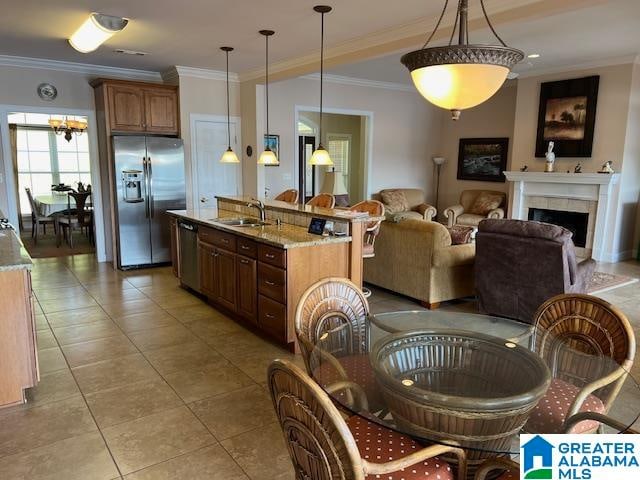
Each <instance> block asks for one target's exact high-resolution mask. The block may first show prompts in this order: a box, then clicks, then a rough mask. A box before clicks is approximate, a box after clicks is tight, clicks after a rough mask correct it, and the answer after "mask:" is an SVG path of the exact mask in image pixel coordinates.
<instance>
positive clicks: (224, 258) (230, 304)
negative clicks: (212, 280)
mask: <svg viewBox="0 0 640 480" xmlns="http://www.w3.org/2000/svg"><path fill="white" fill-rule="evenodd" d="M214 258H215V261H216V265H215V269H216V270H215V275H216V277H217V283H218V288H217V292H216V293H217V296H216V297H215V300H217V301H218V303H219V304H220V305H222V306H223V307H224V308H226V309H227V310H230V311H232V312H235V311H236V285H237V279H236V254H235V253H231V252H227V251H226V250H222V249H220V248H216V254H215V256H214Z"/></svg>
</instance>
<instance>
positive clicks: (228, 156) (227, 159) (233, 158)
mask: <svg viewBox="0 0 640 480" xmlns="http://www.w3.org/2000/svg"><path fill="white" fill-rule="evenodd" d="M220 163H240V159H238V156H237V155H236V152H234V151H233V149H232V148H231V147H229V148H228V149H227V150H226V151H225V152H224V153H223V154H222V157H221V158H220Z"/></svg>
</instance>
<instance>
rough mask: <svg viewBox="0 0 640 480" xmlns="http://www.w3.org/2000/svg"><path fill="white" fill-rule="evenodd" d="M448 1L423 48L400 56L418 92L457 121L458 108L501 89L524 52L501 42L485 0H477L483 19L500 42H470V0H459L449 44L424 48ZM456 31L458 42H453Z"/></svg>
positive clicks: (442, 15) (473, 104)
mask: <svg viewBox="0 0 640 480" xmlns="http://www.w3.org/2000/svg"><path fill="white" fill-rule="evenodd" d="M448 3H449V0H445V2H444V8H443V9H442V13H441V14H440V18H439V19H438V23H437V24H436V27H435V28H434V30H433V32H431V35H430V36H429V38H428V39H427V41H426V42H425V44H424V45H423V46H422V48H421V49H420V50H416V51H414V52H410V53H407V54H406V55H403V56H402V59H401V60H400V61H401V62H402V63H403V64H404V66H406V67H407V68H408V69H409V71H410V72H411V78H412V79H413V83H414V85H415V87H416V88H417V89H418V91H419V92H420V94H421V95H422V96H423V97H424V98H426V99H427V100H428V101H430V102H431V103H433V104H435V105H437V106H438V107H441V108H446V109H447V110H451V116H452V118H453V120H458V119H459V118H460V111H461V110H464V109H466V108H471V107H475V106H476V105H479V104H481V103H483V102H485V101H486V100H488V99H489V98H491V97H492V96H493V94H494V93H496V92H497V91H498V90H499V89H500V87H501V86H502V84H503V83H504V82H505V80H506V79H507V75H508V74H509V71H510V70H511V68H512V67H513V66H514V65H515V64H516V63H518V62H519V61H520V60H522V59H523V58H524V53H522V52H521V51H520V50H517V49H515V48H511V47H508V46H507V44H506V43H504V42H503V41H502V39H501V38H500V36H499V35H498V34H497V32H496V31H495V29H494V28H493V25H492V24H491V21H490V20H489V17H488V16H487V10H486V8H485V6H484V0H480V6H481V7H482V13H483V15H484V19H485V20H486V22H487V25H488V26H489V28H490V29H491V32H492V33H493V35H494V36H495V37H496V38H497V39H498V41H499V42H500V45H474V44H470V43H469V22H468V11H469V0H458V9H457V13H456V21H455V22H454V25H453V30H452V32H451V37H450V38H449V44H448V45H446V46H443V47H429V48H427V45H428V44H429V42H430V41H431V39H432V38H433V36H434V35H435V33H436V31H437V30H438V28H439V27H440V23H441V22H442V18H443V17H444V14H445V12H446V10H447V5H448ZM456 30H458V43H457V44H453V43H452V42H453V37H454V36H455V33H456Z"/></svg>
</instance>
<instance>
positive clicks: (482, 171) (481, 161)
mask: <svg viewBox="0 0 640 480" xmlns="http://www.w3.org/2000/svg"><path fill="white" fill-rule="evenodd" d="M508 149H509V139H508V138H461V139H460V146H459V148H458V180H478V181H482V182H504V181H505V177H504V173H502V172H504V171H505V170H506V169H507V152H508Z"/></svg>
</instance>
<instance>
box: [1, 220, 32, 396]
mask: <svg viewBox="0 0 640 480" xmlns="http://www.w3.org/2000/svg"><path fill="white" fill-rule="evenodd" d="M3 217H4V215H3V214H2V212H0V218H3ZM31 267H32V262H31V258H30V257H29V254H28V253H27V251H26V250H25V249H24V246H23V245H22V243H21V242H20V240H19V238H18V236H17V235H16V233H15V232H14V231H13V230H11V229H0V302H2V309H3V313H2V315H0V408H2V407H6V406H10V405H15V404H20V403H24V401H25V397H24V390H25V389H26V388H29V387H34V386H35V385H37V383H38V380H39V372H38V356H37V348H36V328H35V316H34V309H33V303H32V302H33V300H32V291H31Z"/></svg>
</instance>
